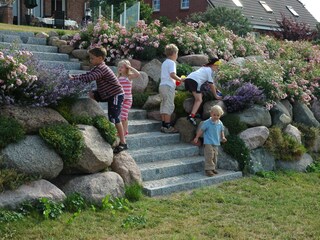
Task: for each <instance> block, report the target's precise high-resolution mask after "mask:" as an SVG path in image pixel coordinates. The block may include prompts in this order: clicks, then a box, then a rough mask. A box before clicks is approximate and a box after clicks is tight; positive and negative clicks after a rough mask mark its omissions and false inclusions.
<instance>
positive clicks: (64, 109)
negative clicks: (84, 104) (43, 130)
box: [54, 98, 76, 123]
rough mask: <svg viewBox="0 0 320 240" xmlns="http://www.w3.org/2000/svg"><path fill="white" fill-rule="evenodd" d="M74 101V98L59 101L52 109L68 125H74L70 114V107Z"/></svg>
mask: <svg viewBox="0 0 320 240" xmlns="http://www.w3.org/2000/svg"><path fill="white" fill-rule="evenodd" d="M75 101H76V99H74V98H65V99H63V100H60V101H59V103H58V105H57V106H55V107H54V109H55V110H57V111H58V112H59V113H60V114H61V115H62V117H64V119H66V120H67V121H68V122H69V123H74V120H73V115H72V114H71V106H72V104H74V103H75Z"/></svg>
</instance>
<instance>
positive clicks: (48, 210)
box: [35, 198, 64, 219]
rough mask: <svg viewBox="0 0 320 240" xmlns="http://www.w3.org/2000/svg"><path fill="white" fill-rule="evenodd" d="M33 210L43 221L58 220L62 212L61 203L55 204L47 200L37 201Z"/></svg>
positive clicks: (62, 206)
mask: <svg viewBox="0 0 320 240" xmlns="http://www.w3.org/2000/svg"><path fill="white" fill-rule="evenodd" d="M35 208H36V209H37V210H38V212H39V213H40V214H42V216H43V217H44V219H57V218H59V217H60V216H61V215H62V213H63V210H64V205H63V203H56V202H54V201H52V200H50V199H48V198H40V199H38V201H37V203H36V205H35Z"/></svg>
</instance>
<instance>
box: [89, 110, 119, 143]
mask: <svg viewBox="0 0 320 240" xmlns="http://www.w3.org/2000/svg"><path fill="white" fill-rule="evenodd" d="M92 121H93V126H94V127H96V128H97V129H98V131H99V133H100V134H101V136H102V137H103V138H104V139H105V140H106V141H107V142H108V143H109V144H110V145H112V144H113V143H114V141H115V140H116V134H117V129H116V128H115V126H114V125H113V124H112V123H111V122H110V121H109V120H108V119H107V118H106V117H105V116H95V117H94V118H93V119H92Z"/></svg>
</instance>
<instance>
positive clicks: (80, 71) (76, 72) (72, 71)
mask: <svg viewBox="0 0 320 240" xmlns="http://www.w3.org/2000/svg"><path fill="white" fill-rule="evenodd" d="M86 72H88V71H85V70H75V69H70V70H69V74H83V73H86Z"/></svg>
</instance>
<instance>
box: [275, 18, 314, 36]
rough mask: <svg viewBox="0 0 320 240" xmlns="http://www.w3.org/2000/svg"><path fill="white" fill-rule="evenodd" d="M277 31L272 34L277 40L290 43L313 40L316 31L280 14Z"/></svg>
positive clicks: (307, 25)
mask: <svg viewBox="0 0 320 240" xmlns="http://www.w3.org/2000/svg"><path fill="white" fill-rule="evenodd" d="M277 24H278V25H279V30H278V31H276V32H275V33H274V35H275V37H276V38H278V39H281V40H283V39H287V40H291V41H298V40H306V41H310V40H313V39H314V38H315V37H316V35H317V30H315V29H312V28H311V27H310V25H309V24H306V23H304V22H298V21H297V20H294V19H293V18H291V17H290V18H288V17H286V16H285V15H284V14H281V20H279V21H277Z"/></svg>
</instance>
